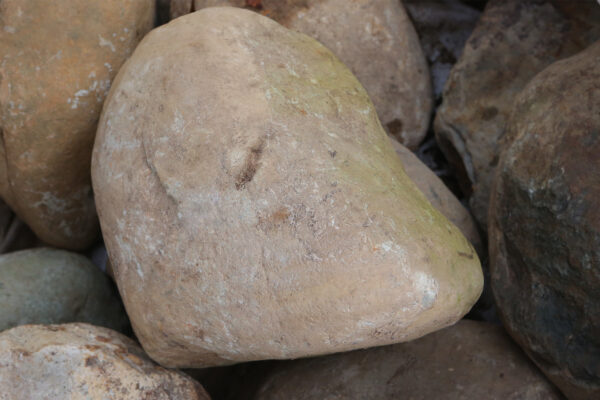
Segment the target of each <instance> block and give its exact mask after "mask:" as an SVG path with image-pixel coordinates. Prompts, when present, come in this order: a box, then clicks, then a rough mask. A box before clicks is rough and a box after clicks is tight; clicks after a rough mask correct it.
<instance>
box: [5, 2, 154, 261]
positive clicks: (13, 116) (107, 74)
mask: <svg viewBox="0 0 600 400" xmlns="http://www.w3.org/2000/svg"><path fill="white" fill-rule="evenodd" d="M153 18H154V1H153V0H131V1H126V2H123V1H120V0H102V1H100V0H94V1H89V0H61V1H45V0H26V1H25V0H3V1H2V2H1V3H0V134H1V137H2V140H1V141H0V196H2V197H3V198H4V200H5V201H6V202H7V203H8V205H9V206H10V207H11V208H12V209H13V210H14V211H15V212H16V213H17V215H19V217H21V218H22V219H23V220H24V221H25V222H26V223H27V224H28V225H29V226H30V227H31V228H32V229H33V231H34V232H35V233H36V234H37V235H38V236H39V237H40V239H42V240H43V241H44V242H46V243H48V244H51V245H53V246H57V247H63V248H69V249H83V248H85V247H87V246H89V245H90V244H91V243H92V241H93V240H94V239H95V238H96V237H97V235H98V222H97V217H96V211H95V208H94V200H93V196H92V187H91V182H90V160H91V152H92V146H93V143H94V135H95V133H96V125H97V122H98V118H99V116H100V111H101V109H102V102H103V101H104V98H105V96H106V94H107V93H108V89H109V87H110V84H111V81H112V79H113V77H114V76H115V74H116V72H117V71H118V70H119V67H120V66H121V64H122V63H123V61H124V60H125V59H126V58H127V57H128V56H129V55H130V54H131V52H132V51H133V49H134V48H135V46H136V45H137V43H138V42H139V40H140V39H141V37H142V36H143V35H144V34H145V33H146V32H147V31H148V30H150V29H151V28H152V24H153Z"/></svg>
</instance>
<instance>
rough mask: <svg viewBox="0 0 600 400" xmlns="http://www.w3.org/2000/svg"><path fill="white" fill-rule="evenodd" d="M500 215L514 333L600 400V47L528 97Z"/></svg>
mask: <svg viewBox="0 0 600 400" xmlns="http://www.w3.org/2000/svg"><path fill="white" fill-rule="evenodd" d="M507 136H508V141H509V142H511V143H512V144H511V145H510V146H509V147H508V148H507V150H506V151H505V153H504V154H503V155H502V158H501V160H500V164H499V168H498V171H497V172H498V174H497V178H496V183H495V186H494V191H493V192H492V202H491V205H490V216H489V218H490V219H489V221H490V226H489V228H490V229H489V235H490V258H491V272H492V288H493V291H494V294H495V297H496V301H497V303H498V308H499V311H500V314H501V317H502V319H503V320H504V322H505V325H506V328H507V329H508V331H509V332H510V334H511V335H512V336H513V337H514V338H515V340H516V341H517V342H518V343H519V344H520V345H521V346H522V347H523V349H525V351H526V352H527V353H528V354H529V355H530V356H531V358H532V359H533V360H534V361H535V362H536V363H537V364H538V365H539V366H540V368H542V370H544V372H545V373H546V374H547V375H548V377H549V378H550V379H551V380H552V381H554V383H555V384H556V385H557V386H559V387H560V388H561V390H562V391H563V392H564V393H565V394H566V395H567V397H568V398H569V399H598V398H600V204H599V199H600V157H599V156H598V155H599V154H600V42H597V43H596V44H595V45H593V46H592V47H590V48H589V49H587V50H586V51H584V52H582V53H580V54H578V55H576V56H573V57H571V58H568V59H565V60H562V61H559V62H556V63H555V64H553V65H551V66H550V67H548V68H547V69H545V70H544V71H543V72H541V73H540V74H538V75H537V76H536V77H535V78H534V79H533V80H532V81H531V82H530V83H529V85H528V86H527V87H526V88H525V89H524V91H523V92H522V93H521V94H520V95H519V97H518V99H517V101H516V104H515V106H514V108H513V114H512V117H511V121H510V124H509V129H508V131H507Z"/></svg>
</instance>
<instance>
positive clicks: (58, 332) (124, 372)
mask: <svg viewBox="0 0 600 400" xmlns="http://www.w3.org/2000/svg"><path fill="white" fill-rule="evenodd" d="M0 397H1V398H2V399H3V400H21V399H72V400H83V399H86V400H140V399H147V400H210V399H209V397H208V395H207V394H206V392H205V391H204V389H202V386H200V384H199V383H197V382H196V381H194V380H193V379H191V378H189V377H188V376H186V375H184V374H183V373H181V372H178V371H170V370H167V369H164V368H162V367H160V366H158V365H156V364H154V363H153V362H152V361H151V360H150V359H149V358H148V356H147V355H146V354H144V352H143V351H142V349H141V348H140V347H139V346H138V345H137V344H136V343H135V342H133V341H132V340H131V339H129V338H127V337H125V336H123V335H121V334H119V333H117V332H114V331H112V330H110V329H106V328H99V327H95V326H92V325H88V324H65V325H47V326H44V325H24V326H20V327H17V328H13V329H10V330H7V331H4V332H2V333H0Z"/></svg>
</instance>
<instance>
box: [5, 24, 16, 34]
mask: <svg viewBox="0 0 600 400" xmlns="http://www.w3.org/2000/svg"><path fill="white" fill-rule="evenodd" d="M16 31H17V30H16V29H15V27H14V26H8V25H6V26H5V27H4V32H6V33H10V34H13V33H15V32H16Z"/></svg>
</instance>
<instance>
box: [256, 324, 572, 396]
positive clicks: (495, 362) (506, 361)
mask: <svg viewBox="0 0 600 400" xmlns="http://www.w3.org/2000/svg"><path fill="white" fill-rule="evenodd" d="M255 399H256V400H279V399H287V400H312V399H344V400H345V399H348V400H350V399H361V400H396V399H411V400H431V399H444V400H467V399H489V400H506V399H527V400H559V399H561V396H560V395H559V394H558V391H557V390H556V389H555V388H554V387H553V386H552V385H551V384H550V383H549V382H548V381H547V380H546V379H545V377H544V375H543V374H542V373H541V372H540V371H539V370H538V369H537V368H536V367H535V365H533V364H532V363H531V362H530V361H529V360H528V359H527V357H526V356H525V354H523V353H522V352H521V350H520V349H519V348H518V347H517V346H515V345H514V344H513V343H512V342H511V340H510V339H509V337H508V336H507V335H506V334H505V333H504V331H503V330H502V328H500V327H497V326H493V325H490V324H487V323H485V322H475V321H468V320H463V321H460V322H459V323H458V324H456V325H455V326H452V327H450V328H446V329H444V330H441V331H438V332H435V333H432V334H430V335H427V336H425V337H423V338H421V339H418V340H415V341H412V342H410V343H403V344H397V345H393V346H384V347H377V348H373V349H368V350H361V351H354V352H350V353H343V354H337V355H333V356H328V357H320V358H313V359H308V360H298V361H290V362H288V363H286V364H282V365H280V366H278V368H276V369H275V370H274V373H273V374H272V376H270V377H269V378H267V379H266V382H265V383H264V384H263V385H262V388H261V389H260V390H259V392H258V394H257V395H256V397H255Z"/></svg>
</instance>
